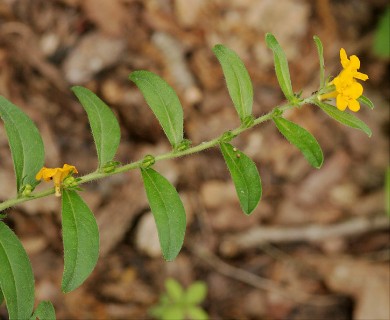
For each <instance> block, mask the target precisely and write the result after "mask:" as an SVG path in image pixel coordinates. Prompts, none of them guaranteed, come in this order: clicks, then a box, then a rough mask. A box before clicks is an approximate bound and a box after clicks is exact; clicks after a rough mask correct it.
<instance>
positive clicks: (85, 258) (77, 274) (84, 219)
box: [62, 189, 99, 292]
mask: <svg viewBox="0 0 390 320" xmlns="http://www.w3.org/2000/svg"><path fill="white" fill-rule="evenodd" d="M62 239H63V242H64V260H65V261H64V274H63V277H62V291H63V292H70V291H72V290H74V289H76V288H77V287H78V286H80V285H81V284H82V283H83V282H84V280H85V279H86V278H87V277H88V276H89V275H90V273H91V272H92V270H93V269H94V268H95V265H96V262H97V259H98V256H99V230H98V226H97V224H96V220H95V217H94V215H93V214H92V212H91V210H90V209H89V208H88V206H87V205H86V204H85V202H84V201H83V199H81V197H80V196H79V195H78V194H77V192H76V191H71V190H66V189H65V190H64V191H63V194H62Z"/></svg>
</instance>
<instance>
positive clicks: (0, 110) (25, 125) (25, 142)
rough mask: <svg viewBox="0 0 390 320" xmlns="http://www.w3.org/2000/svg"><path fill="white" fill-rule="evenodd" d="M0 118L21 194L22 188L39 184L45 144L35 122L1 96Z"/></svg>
mask: <svg viewBox="0 0 390 320" xmlns="http://www.w3.org/2000/svg"><path fill="white" fill-rule="evenodd" d="M0 117H1V118H2V119H3V121H4V124H5V130H6V132H7V136H8V141H9V145H10V148H11V153H12V159H13V162H14V169H15V175H16V185H17V186H16V187H17V191H18V193H19V192H20V190H21V188H22V186H24V185H27V184H30V185H31V186H32V187H34V186H36V185H37V184H38V183H39V182H38V181H37V180H36V179H35V175H36V174H37V172H38V171H39V170H40V169H41V168H42V167H43V164H44V158H45V151H44V147H43V142H42V138H41V135H40V134H39V131H38V129H37V127H36V126H35V124H34V122H32V120H31V119H30V118H29V117H28V116H27V115H26V114H25V113H24V112H23V111H22V110H20V109H19V108H18V107H17V106H15V105H14V104H12V103H11V102H9V101H8V100H7V99H5V98H4V97H2V96H0Z"/></svg>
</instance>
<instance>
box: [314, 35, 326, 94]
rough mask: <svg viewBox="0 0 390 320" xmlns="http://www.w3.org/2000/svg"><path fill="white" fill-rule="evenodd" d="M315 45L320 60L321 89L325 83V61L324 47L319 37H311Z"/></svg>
mask: <svg viewBox="0 0 390 320" xmlns="http://www.w3.org/2000/svg"><path fill="white" fill-rule="evenodd" d="M313 39H314V42H315V44H316V47H317V52H318V59H319V60H320V88H321V89H322V88H323V87H324V85H325V62H324V47H323V46H322V42H321V40H320V38H319V37H317V36H314V37H313Z"/></svg>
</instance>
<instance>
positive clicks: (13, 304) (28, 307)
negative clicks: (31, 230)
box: [0, 221, 34, 320]
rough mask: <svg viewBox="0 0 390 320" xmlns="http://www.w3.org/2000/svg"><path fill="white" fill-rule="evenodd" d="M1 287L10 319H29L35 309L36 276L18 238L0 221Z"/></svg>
mask: <svg viewBox="0 0 390 320" xmlns="http://www.w3.org/2000/svg"><path fill="white" fill-rule="evenodd" d="M0 266H1V267H0V286H1V291H2V292H3V295H4V298H5V302H6V304H7V310H8V314H9V318H10V319H11V320H12V319H29V318H30V316H31V313H32V311H33V308H34V276H33V272H32V268H31V263H30V260H29V258H28V256H27V254H26V251H25V250H24V248H23V246H22V244H21V243H20V240H19V239H18V237H17V236H16V235H15V234H14V233H13V231H12V230H11V229H10V228H9V227H8V226H7V225H6V224H5V223H4V222H1V221H0Z"/></svg>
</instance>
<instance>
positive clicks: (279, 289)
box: [190, 245, 334, 306]
mask: <svg viewBox="0 0 390 320" xmlns="http://www.w3.org/2000/svg"><path fill="white" fill-rule="evenodd" d="M190 250H191V252H192V253H193V254H194V255H195V256H197V257H198V258H199V259H200V260H202V261H203V262H205V263H207V264H208V265H210V266H211V267H212V268H214V269H215V270H216V271H217V272H219V273H221V274H223V275H224V276H226V277H229V278H232V279H235V280H238V281H240V282H243V283H246V284H247V285H249V286H251V287H255V288H257V289H260V290H265V291H269V292H276V293H278V294H280V295H281V296H283V297H285V298H286V299H289V300H292V301H294V302H297V303H302V304H308V305H317V306H318V305H320V306H326V305H330V304H333V303H334V300H333V299H332V298H333V297H334V295H332V294H327V295H313V294H310V293H306V292H302V291H297V290H292V289H290V288H286V287H283V286H281V285H280V284H278V283H276V282H274V281H272V280H269V279H266V278H263V277H260V276H258V275H256V274H253V273H251V272H248V271H246V270H244V269H240V268H237V267H234V266H232V265H230V264H228V263H226V262H224V261H222V260H221V259H220V258H219V257H217V256H216V255H215V254H213V253H212V252H211V251H209V250H207V249H206V248H204V247H202V246H200V245H193V246H191V248H190Z"/></svg>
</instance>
